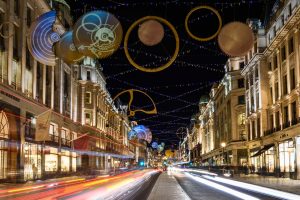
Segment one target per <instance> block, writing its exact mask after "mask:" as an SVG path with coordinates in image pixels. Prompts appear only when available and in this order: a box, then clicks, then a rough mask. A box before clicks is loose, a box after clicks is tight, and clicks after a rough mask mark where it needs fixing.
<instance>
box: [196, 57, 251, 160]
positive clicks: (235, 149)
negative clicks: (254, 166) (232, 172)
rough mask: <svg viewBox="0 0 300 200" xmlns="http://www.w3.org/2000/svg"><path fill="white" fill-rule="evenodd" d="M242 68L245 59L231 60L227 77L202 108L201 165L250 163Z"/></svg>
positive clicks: (215, 87)
mask: <svg viewBox="0 0 300 200" xmlns="http://www.w3.org/2000/svg"><path fill="white" fill-rule="evenodd" d="M243 67H244V59H243V58H230V59H228V62H227V63H226V65H225V70H226V73H225V76H224V78H223V79H222V80H221V82H220V84H218V85H217V84H215V85H214V86H213V88H212V90H211V92H210V99H209V100H208V102H207V104H202V106H201V110H200V116H199V120H200V133H201V134H202V146H203V148H202V162H203V163H205V164H206V165H224V164H226V165H231V166H241V165H243V164H245V163H246V162H247V149H246V145H245V141H246V131H245V96H244V93H245V88H244V79H243V77H242V76H241V69H242V68H243Z"/></svg>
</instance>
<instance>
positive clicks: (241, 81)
mask: <svg viewBox="0 0 300 200" xmlns="http://www.w3.org/2000/svg"><path fill="white" fill-rule="evenodd" d="M238 87H239V88H244V87H245V84H244V79H243V78H240V79H238Z"/></svg>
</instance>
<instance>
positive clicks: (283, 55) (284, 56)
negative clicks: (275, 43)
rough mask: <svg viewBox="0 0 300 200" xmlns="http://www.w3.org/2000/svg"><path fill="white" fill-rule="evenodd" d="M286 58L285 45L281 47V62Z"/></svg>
mask: <svg viewBox="0 0 300 200" xmlns="http://www.w3.org/2000/svg"><path fill="white" fill-rule="evenodd" d="M285 60H286V52H285V46H283V47H281V62H283V61H285Z"/></svg>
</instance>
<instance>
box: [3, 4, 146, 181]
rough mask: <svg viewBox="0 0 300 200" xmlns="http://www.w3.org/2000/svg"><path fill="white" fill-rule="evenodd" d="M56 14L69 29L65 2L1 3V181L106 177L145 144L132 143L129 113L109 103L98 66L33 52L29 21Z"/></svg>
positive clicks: (89, 61) (123, 164) (70, 21)
mask: <svg viewBox="0 0 300 200" xmlns="http://www.w3.org/2000/svg"><path fill="white" fill-rule="evenodd" d="M53 8H55V9H57V11H58V19H59V20H58V24H57V27H58V28H59V29H62V31H63V30H64V29H65V27H69V26H71V25H72V18H71V16H70V14H69V13H70V8H69V6H68V5H67V4H66V3H65V2H64V1H51V0H50V1H46V0H11V1H3V0H0V21H1V22H0V23H1V24H2V25H3V26H2V29H1V34H2V37H0V123H1V126H0V180H5V181H27V180H32V179H39V178H43V179H44V178H47V177H59V176H68V175H72V174H75V173H76V172H78V171H80V172H82V173H101V172H108V171H110V170H115V169H117V168H119V167H123V166H128V165H129V164H130V163H133V159H134V156H135V154H136V148H137V149H138V148H139V146H141V145H142V146H144V144H139V143H137V144H133V146H131V145H130V143H129V141H128V140H127V132H128V131H129V130H130V127H131V126H130V122H129V120H128V118H127V110H126V107H124V106H121V105H120V106H116V105H115V104H114V102H113V101H112V99H111V97H110V95H109V93H108V91H107V90H106V82H105V78H104V76H103V75H102V72H101V68H100V65H99V64H98V63H96V62H95V61H94V60H92V59H90V58H85V59H84V61H83V62H82V63H80V64H77V65H74V66H69V65H67V64H66V63H64V62H63V61H62V60H60V59H58V60H57V63H56V65H55V66H54V67H51V66H46V65H43V64H41V63H39V62H37V61H36V60H35V59H34V58H33V57H32V56H31V54H30V53H29V51H28V48H27V43H26V33H27V32H28V29H29V27H30V25H31V23H32V22H33V21H34V19H36V17H38V16H39V15H41V14H42V13H44V12H47V11H50V10H51V9H53ZM3 36H5V37H3ZM41 119H48V120H47V123H46V125H47V130H48V129H49V132H46V134H45V133H44V132H42V131H40V130H41V129H40V126H41V125H43V124H41V123H40V121H41ZM44 125H45V124H44ZM142 149H144V148H142ZM137 160H138V159H137Z"/></svg>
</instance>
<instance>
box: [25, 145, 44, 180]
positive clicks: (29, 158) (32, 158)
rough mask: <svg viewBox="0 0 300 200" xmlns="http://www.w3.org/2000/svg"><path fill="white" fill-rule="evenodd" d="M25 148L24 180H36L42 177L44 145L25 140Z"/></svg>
mask: <svg viewBox="0 0 300 200" xmlns="http://www.w3.org/2000/svg"><path fill="white" fill-rule="evenodd" d="M23 150H24V180H25V181H28V180H35V179H40V178H41V177H42V147H41V145H38V144H32V143H28V142H25V143H24V144H23Z"/></svg>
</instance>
